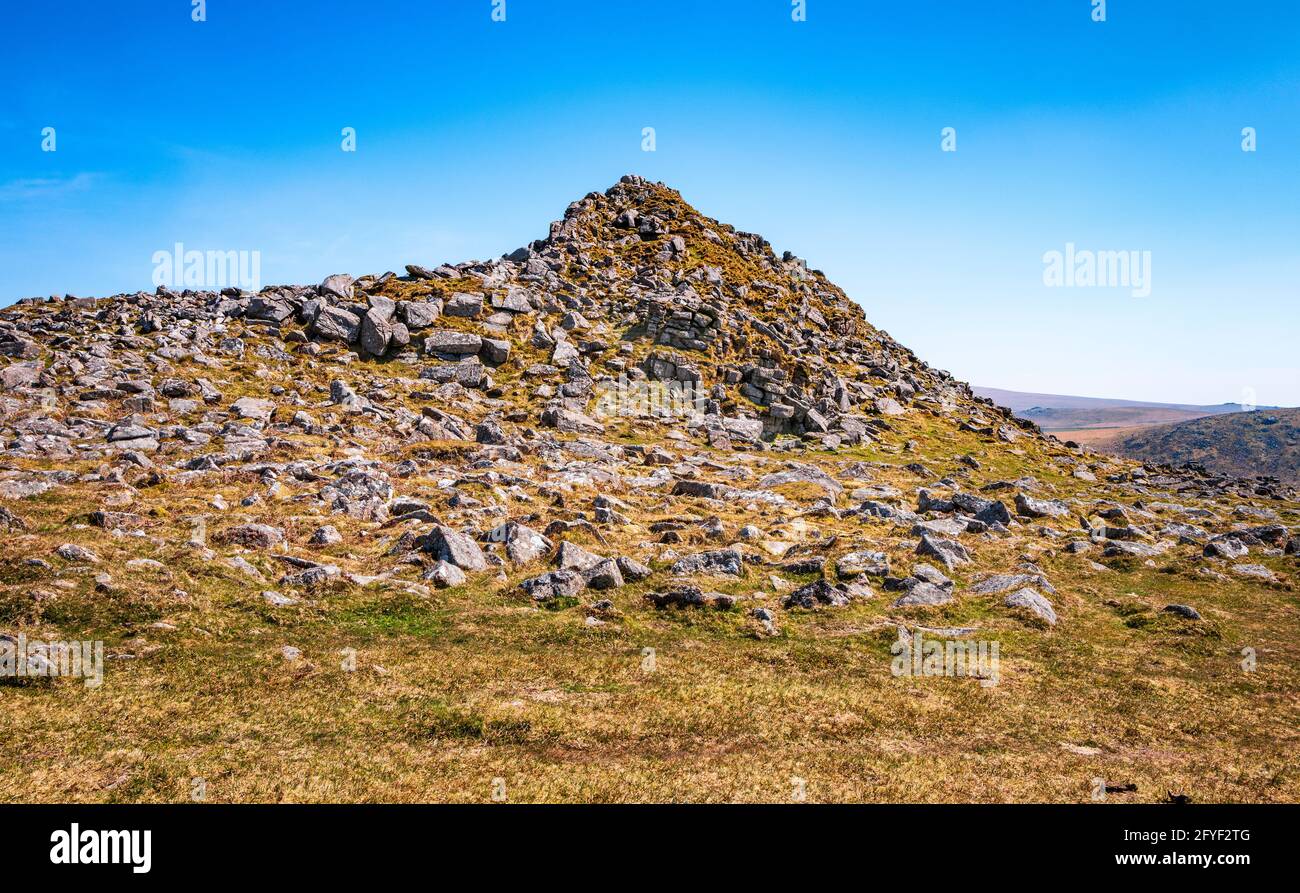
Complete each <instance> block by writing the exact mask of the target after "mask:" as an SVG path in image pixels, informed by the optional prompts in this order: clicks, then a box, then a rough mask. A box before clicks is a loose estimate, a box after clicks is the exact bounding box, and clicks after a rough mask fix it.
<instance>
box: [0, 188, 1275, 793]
mask: <svg viewBox="0 0 1300 893" xmlns="http://www.w3.org/2000/svg"><path fill="white" fill-rule="evenodd" d="M940 323H941V321H935V322H934V324H936V325H937V324H940ZM988 349H989V350H1004V351H1016V352H1019V353H1022V354H1024V355H1025V357H1026V360H1027V361H1029V362H1035V361H1036V360H1034V359H1033V355H1034V354H1035V353H1037V352H1038V351H1045V350H1047V348H1043V347H1041V346H1040V347H1039V348H1036V349H1031V348H1028V347H1027V346H1025V345H1017V344H1015V343H1013V342H1008V341H1006V340H999V339H997V338H993V337H991V338H990V343H989V345H988ZM0 353H2V354H3V357H4V362H3V365H0V435H2V437H0V447H2V452H3V461H2V462H0V531H3V535H4V543H5V548H4V554H3V556H0V631H2V632H3V633H4V634H5V636H6V640H5V641H7V642H10V643H14V642H18V641H19V640H20V639H19V637H20V636H21V637H24V640H36V639H40V640H45V641H50V642H58V641H73V640H96V641H102V642H103V643H104V648H105V666H104V671H103V683H102V686H100V687H99V688H97V689H94V690H91V689H89V688H87V687H83V686H81V685H80V684H70V683H69V682H68V681H67V680H51V679H33V678H30V677H27V678H14V679H10V680H4V681H10V682H14V683H15V685H13V686H4V687H0V694H2V695H3V696H4V698H5V704H6V707H7V709H6V710H5V711H3V715H4V717H5V718H4V720H3V727H2V729H0V731H3V734H4V735H5V739H6V741H7V742H8V744H7V747H8V753H9V757H10V759H9V760H8V762H9V764H10V766H9V771H7V772H6V773H3V774H0V797H5V798H22V799H31V798H32V797H42V796H48V797H49V798H50V799H75V800H115V799H129V800H172V799H184V798H185V797H187V796H188V793H187V792H188V791H189V790H190V787H191V779H192V778H194V777H203V778H205V779H206V780H207V781H206V788H205V790H206V791H207V792H208V796H210V797H211V798H212V799H227V800H321V799H342V800H377V799H381V800H383V799H386V800H428V799H438V800H487V799H490V798H493V797H496V798H497V799H500V798H501V797H498V796H497V795H498V794H502V792H508V794H502V796H508V797H509V799H512V800H593V799H594V800H786V799H790V797H791V793H790V792H791V784H792V783H791V779H792V778H797V779H798V780H799V783H798V784H796V787H797V788H798V790H800V791H801V792H803V793H802V796H806V798H807V799H810V800H811V799H821V800H898V799H904V800H920V799H939V800H981V801H990V800H1007V799H1037V800H1084V799H1088V798H1089V797H1090V796H1091V792H1092V791H1093V790H1094V789H1095V784H1094V782H1093V780H1094V779H1095V778H1098V777H1102V778H1105V779H1106V780H1107V782H1108V783H1109V782H1110V781H1111V780H1112V779H1113V780H1114V782H1115V785H1116V786H1119V785H1125V786H1127V785H1130V784H1131V785H1132V786H1133V787H1132V788H1131V789H1130V788H1128V787H1124V788H1123V790H1124V791H1130V790H1131V791H1132V793H1124V794H1118V795H1114V796H1117V797H1127V798H1128V799H1130V800H1143V799H1150V800H1154V799H1165V798H1166V797H1167V796H1168V794H1169V792H1171V791H1173V792H1177V793H1179V794H1180V795H1185V796H1190V797H1192V798H1194V799H1208V800H1295V799H1300V780H1298V779H1300V775H1298V774H1297V773H1296V771H1295V766H1294V754H1295V752H1296V745H1297V729H1300V722H1297V718H1300V643H1297V640H1296V637H1295V630H1296V628H1297V626H1296V621H1297V619H1298V605H1297V600H1296V595H1295V590H1294V578H1295V573H1296V570H1297V561H1298V560H1300V559H1298V558H1297V554H1296V553H1297V544H1298V543H1300V540H1298V539H1297V533H1298V531H1300V527H1298V525H1300V504H1298V503H1297V494H1296V493H1295V491H1294V490H1293V489H1291V488H1290V487H1289V486H1288V485H1285V484H1283V483H1281V482H1279V481H1277V480H1275V479H1271V478H1252V479H1246V478H1230V477H1224V476H1221V475H1215V474H1211V473H1210V472H1208V471H1206V470H1205V469H1204V468H1201V467H1197V466H1190V467H1181V468H1174V467H1167V466H1157V465H1144V464H1140V463H1138V462H1134V461H1130V460H1125V459H1120V458H1112V457H1106V456H1102V455H1100V454H1096V453H1093V452H1091V451H1089V450H1087V449H1084V448H1080V447H1078V446H1076V445H1073V444H1065V443H1061V442H1059V441H1057V440H1055V439H1053V438H1051V437H1048V436H1045V435H1044V434H1042V433H1041V432H1040V431H1039V430H1038V429H1037V427H1036V426H1035V425H1034V424H1033V423H1031V422H1027V421H1023V420H1018V419H1016V418H1015V417H1014V416H1013V415H1012V413H1011V412H1010V411H1008V410H1006V409H1003V408H1000V407H998V406H996V405H994V404H993V403H991V402H990V401H989V400H987V399H983V398H980V397H976V396H975V395H973V394H972V392H971V389H970V387H969V386H968V385H966V384H965V383H963V382H961V381H958V380H956V379H955V378H954V377H953V376H951V375H949V374H948V373H946V372H944V371H942V370H940V369H937V368H934V367H932V366H930V365H928V364H927V363H925V362H923V361H922V360H921V359H920V358H918V357H917V356H916V355H914V354H913V353H912V352H911V351H910V350H908V349H907V348H905V347H904V346H902V345H900V344H899V343H897V342H896V341H894V340H893V339H892V338H891V337H890V336H889V335H887V334H886V333H885V332H883V331H880V330H879V329H877V328H875V327H873V326H872V325H871V324H870V322H868V319H867V317H866V314H865V313H864V311H863V308H862V307H861V306H860V305H858V304H856V303H854V302H853V301H852V300H850V299H849V297H848V296H847V295H845V294H844V292H843V291H841V290H840V289H839V288H837V287H836V286H835V285H833V284H832V283H831V282H829V281H828V280H827V278H826V277H825V276H824V275H823V274H822V273H821V272H820V271H818V270H816V269H811V268H810V267H809V266H808V264H807V263H806V262H805V261H804V260H802V259H800V258H798V257H795V256H794V255H793V254H791V253H789V252H785V253H783V254H780V255H778V254H777V253H775V252H774V251H773V249H772V248H771V246H770V245H769V244H768V243H767V242H766V241H765V240H764V239H763V238H762V237H761V236H758V235H755V234H753V233H747V232H742V231H739V230H736V229H735V228H733V227H731V226H728V225H726V224H723V223H719V222H718V221H716V220H713V219H710V218H708V217H705V216H703V215H702V214H700V213H699V212H697V211H696V210H695V209H694V208H692V207H691V206H690V205H688V204H687V203H686V202H685V201H683V199H682V198H681V196H680V195H678V193H676V192H675V191H673V190H672V189H669V188H667V187H666V186H664V185H662V184H656V183H650V182H647V181H645V180H643V179H641V178H639V177H635V176H628V177H624V178H623V179H622V180H621V181H620V182H619V183H617V184H616V185H614V186H613V187H612V188H610V189H609V190H607V191H606V192H604V193H591V194H589V195H587V196H586V197H584V198H582V199H580V200H579V201H576V202H574V203H573V204H571V205H570V206H569V207H568V209H567V210H566V211H565V213H564V216H563V219H561V220H558V221H556V222H555V223H552V224H551V226H550V230H549V232H548V233H547V235H546V236H545V237H544V238H542V239H539V240H537V241H535V242H532V243H531V244H529V245H527V246H525V247H522V248H519V249H518V250H516V251H513V252H511V253H509V254H507V255H505V256H503V257H501V258H499V259H497V260H492V261H485V262H467V263H459V264H443V265H441V266H432V267H426V266H421V265H418V264H411V265H408V266H407V267H406V268H405V271H404V272H403V273H402V274H395V273H393V272H388V273H384V274H383V275H364V276H361V277H359V278H353V277H352V276H350V275H345V274H336V275H332V276H329V277H328V278H326V279H325V280H324V281H323V282H321V283H320V284H319V285H310V286H301V285H299V286H275V287H267V288H264V289H262V290H261V291H260V292H258V293H256V294H249V293H245V292H241V291H239V290H238V289H225V290H222V291H220V292H204V291H184V292H176V291H170V290H167V289H162V288H160V289H159V290H158V291H157V292H156V293H152V294H150V293H143V292H141V293H137V294H122V295H114V296H111V297H105V298H98V299H91V298H58V299H54V298H51V299H48V300H46V299H29V300H24V301H21V302H19V303H18V304H16V305H15V306H12V307H10V308H7V309H6V310H4V311H3V313H2V315H0ZM926 638H928V639H929V640H931V641H937V642H939V643H941V647H940V649H939V656H940V658H943V656H944V649H945V647H946V649H947V651H946V653H947V654H948V655H949V656H951V654H952V652H953V650H954V649H953V648H952V647H951V646H952V645H953V643H968V644H970V645H972V646H974V644H975V643H976V642H979V643H981V646H982V645H983V644H985V643H994V644H997V645H998V646H999V647H998V649H997V650H996V651H994V652H993V653H994V654H995V655H996V659H998V660H1000V666H997V667H994V668H993V672H992V673H991V674H990V673H989V672H988V669H989V668H987V667H983V666H981V668H980V671H979V672H975V671H973V670H972V669H971V666H967V667H965V668H964V669H961V671H960V672H959V671H956V670H953V671H952V672H949V670H951V669H952V668H951V667H950V666H949V665H948V664H946V663H944V662H943V660H942V659H941V660H940V661H939V662H938V663H933V662H931V661H930V660H928V658H929V657H930V656H932V653H931V652H929V651H926V652H925V656H926V658H927V659H925V660H922V658H921V656H920V655H917V656H916V659H915V660H911V659H910V658H909V659H908V660H904V661H900V660H899V655H900V651H903V652H907V651H908V649H911V648H912V647H913V645H915V644H919V643H920V642H921V641H922V640H923V639H926ZM908 653H910V652H908ZM981 654H983V652H981ZM959 669H960V668H959ZM1109 789H1110V788H1109V787H1108V788H1107V790H1109ZM1117 789H1118V788H1117Z"/></svg>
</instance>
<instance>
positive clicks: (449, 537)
mask: <svg viewBox="0 0 1300 893" xmlns="http://www.w3.org/2000/svg"><path fill="white" fill-rule="evenodd" d="M420 548H421V549H423V550H424V551H425V552H428V553H429V554H431V555H433V557H434V558H436V559H438V560H439V561H445V562H447V563H448V564H454V565H455V566H456V567H458V568H460V569H461V570H466V571H485V570H487V569H488V562H487V558H486V557H485V556H484V555H483V550H482V549H480V548H479V545H478V543H476V542H474V538H473V537H471V536H470V535H469V534H467V533H461V532H460V531H458V530H453V529H452V528H450V527H446V526H444V525H442V524H438V525H436V526H435V527H434V528H433V530H431V531H429V532H428V533H426V534H425V535H424V537H423V538H422V541H421V544H420Z"/></svg>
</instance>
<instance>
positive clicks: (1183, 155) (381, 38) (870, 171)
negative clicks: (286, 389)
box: [0, 0, 1300, 405]
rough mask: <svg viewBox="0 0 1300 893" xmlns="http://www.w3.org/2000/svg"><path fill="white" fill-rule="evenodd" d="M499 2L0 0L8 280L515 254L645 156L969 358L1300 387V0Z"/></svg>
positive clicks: (942, 353)
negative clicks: (206, 264)
mask: <svg viewBox="0 0 1300 893" xmlns="http://www.w3.org/2000/svg"><path fill="white" fill-rule="evenodd" d="M491 12H492V0H418V2H416V0H412V2H384V0H370V2H368V3H364V4H363V3H355V2H352V3H345V2H341V0H313V2H253V0H209V2H208V4H207V21H206V22H201V23H196V22H193V21H192V20H191V3H190V0H121V2H114V3H104V2H100V0H96V2H85V0H63V2H59V3H35V2H24V3H18V2H12V3H6V4H5V6H4V9H3V12H2V13H0V16H3V21H4V26H5V28H4V30H5V32H6V34H7V40H6V42H5V43H6V46H5V52H4V53H3V54H0V304H5V303H9V302H11V301H13V300H16V299H18V298H21V297H27V296H32V295H48V294H64V293H70V294H78V295H104V294H111V293H115V292H119V291H134V290H137V289H146V290H152V283H151V277H152V273H153V261H152V256H153V253H154V252H155V251H158V250H161V249H168V248H170V247H171V246H172V245H173V244H174V243H175V242H177V241H180V242H183V243H184V244H185V245H186V247H187V248H198V249H214V250H237V249H247V250H257V251H260V252H261V258H262V281H263V282H264V283H277V282H317V281H319V280H320V279H322V278H323V277H324V276H325V275H327V274H329V273H333V272H341V271H347V272H352V273H357V274H360V273H363V272H372V271H373V272H382V271H384V270H388V269H394V270H399V271H400V270H401V267H402V265H403V264H405V263H411V262H415V263H423V264H436V263H439V262H443V261H457V260H467V259H471V258H487V257H494V256H497V255H500V254H502V253H503V252H506V251H509V250H512V249H514V248H516V247H518V246H519V245H521V244H524V243H525V242H527V241H528V240H530V239H534V238H538V237H541V236H543V235H545V233H546V226H547V224H548V222H549V221H551V220H553V219H556V218H558V217H559V216H561V214H562V213H563V210H564V207H565V205H566V204H568V202H570V201H571V200H573V199H575V198H578V197H581V196H582V195H584V194H585V193H587V192H589V191H592V190H603V189H605V188H607V187H608V186H609V185H611V184H612V183H613V182H614V181H615V180H617V178H618V177H619V176H620V175H622V174H624V173H627V172H636V173H640V174H643V175H645V176H647V177H650V178H652V179H657V180H663V181H665V182H667V183H668V184H670V185H672V186H674V187H676V188H678V189H680V190H681V191H682V193H683V194H684V195H685V197H686V198H687V199H688V200H689V201H691V202H692V203H694V204H695V205H696V207H698V208H699V209H700V210H701V211H703V212H704V213H706V214H709V215H711V216H714V217H718V218H720V219H722V220H724V221H727V222H730V223H734V224H735V225H736V226H738V227H740V228H742V229H747V230H753V231H756V232H761V233H763V234H764V235H765V236H767V237H768V238H769V239H770V240H771V242H772V244H773V246H774V247H775V248H776V249H777V250H778V251H781V250H784V249H789V250H792V251H794V252H795V253H797V254H799V255H801V256H803V257H806V258H807V259H808V260H809V262H810V264H811V265H812V266H815V267H818V268H820V269H823V270H825V271H826V273H827V274H828V275H829V276H830V277H831V278H832V279H833V280H834V281H836V282H837V283H839V284H840V285H842V286H843V287H844V288H845V289H846V291H847V292H848V293H849V294H850V295H851V296H852V297H853V298H854V299H856V300H857V301H859V302H860V303H861V304H862V305H863V306H864V307H865V308H866V312H867V316H868V318H869V319H871V320H872V321H873V322H874V323H876V324H877V325H879V326H881V327H882V328H885V329H886V330H888V331H889V332H890V333H891V334H893V335H894V336H895V337H896V338H898V339H899V340H900V341H902V342H903V343H904V344H907V345H908V346H910V347H912V348H913V349H914V350H916V352H917V353H918V354H919V355H920V356H921V357H922V358H923V359H925V360H927V361H929V362H931V363H932V364H934V365H936V366H939V367H941V368H945V369H948V370H950V371H952V372H953V373H954V374H956V375H958V376H959V377H961V378H963V379H966V380H968V381H972V382H974V383H977V384H984V385H990V386H995V387H1006V388H1014V389H1019V390H1037V391H1048V392H1057V393H1073V394H1084V395H1094V396H1112V397H1126V398H1132V399H1147V400H1165V401H1174V402H1195V403H1218V402H1224V401H1237V400H1240V399H1241V396H1242V392H1243V388H1253V389H1254V391H1255V393H1256V395H1257V398H1258V401H1259V402H1260V403H1263V404H1270V403H1272V404H1286V405H1296V404H1300V360H1297V355H1300V349H1297V345H1300V114H1297V112H1298V111H1300V4H1298V3H1296V2H1295V0H1234V2H1232V3H1228V2H1210V0H1199V2H1198V0H1176V2H1175V0H1110V2H1109V3H1108V4H1107V21H1106V22H1104V23H1096V22H1093V21H1092V19H1091V0H983V2H980V0H852V2H850V0H808V2H807V21H806V22H800V23H796V22H793V21H792V20H791V4H790V2H789V0H716V2H707V3H706V2H703V0H700V2H686V0H673V2H667V0H666V2H658V3H651V2H640V3H638V2H631V0H627V2H625V0H608V2H596V0H507V3H506V12H507V16H506V21H505V22H504V23H497V22H493V21H492V20H491ZM50 126H52V127H55V128H56V132H57V151H55V152H42V151H41V129H42V128H44V127H50ZM347 126H351V127H355V128H356V131H357V151H356V152H355V153H344V152H342V151H341V150H340V141H341V136H340V131H341V129H342V128H343V127H347ZM646 126H652V127H654V128H655V129H656V134H657V151H655V152H653V153H649V152H643V151H642V150H641V129H642V128H643V127H646ZM1247 126H1250V127H1255V128H1256V129H1257V132H1258V144H1259V148H1258V151H1257V152H1255V153H1253V154H1252V153H1245V152H1242V151H1241V129H1242V128H1243V127H1247ZM944 127H954V128H956V130H957V148H958V150H957V151H956V152H955V153H944V152H941V151H940V131H941V130H942V128H944ZM1067 242H1073V243H1075V244H1076V245H1077V246H1078V247H1079V248H1080V249H1092V250H1120V249H1123V250H1139V251H1141V250H1146V251H1150V252H1151V253H1152V261H1151V263H1152V269H1151V273H1152V276H1151V279H1152V292H1151V295H1150V296H1149V297H1146V298H1134V297H1132V296H1131V295H1130V293H1129V290H1127V289H1117V290H1109V289H1107V290H1101V289H1060V288H1047V287H1045V286H1044V284H1043V279H1042V272H1043V261H1042V256H1043V254H1044V252H1047V251H1051V250H1054V249H1055V250H1064V247H1065V245H1066V243H1067Z"/></svg>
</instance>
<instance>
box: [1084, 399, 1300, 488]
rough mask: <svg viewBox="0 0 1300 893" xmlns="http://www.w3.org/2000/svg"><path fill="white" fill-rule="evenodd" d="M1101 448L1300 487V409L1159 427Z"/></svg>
mask: <svg viewBox="0 0 1300 893" xmlns="http://www.w3.org/2000/svg"><path fill="white" fill-rule="evenodd" d="M1097 448H1098V449H1103V450H1106V451H1108V452H1116V453H1119V454H1120V455H1122V456H1128V457H1131V458H1134V459H1139V460H1142V461H1147V462H1171V463H1176V464H1180V465H1182V464H1187V463H1193V464H1196V465H1199V466H1202V467H1204V468H1208V469H1211V470H1212V471H1214V472H1216V473H1218V474H1226V475H1256V474H1268V475H1272V476H1273V477H1276V478H1279V479H1281V480H1284V481H1287V482H1288V483H1290V484H1293V485H1294V484H1300V409H1261V410H1258V411H1254V412H1235V413H1231V414H1229V415H1219V416H1211V417H1209V418H1202V419H1195V420H1192V421H1188V422H1181V423H1179V424H1176V425H1157V426H1154V427H1151V428H1144V429H1142V430H1140V431H1131V432H1125V433H1124V434H1122V435H1120V436H1118V437H1115V438H1114V439H1111V440H1108V441H1103V442H1098V443H1097Z"/></svg>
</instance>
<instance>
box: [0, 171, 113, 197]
mask: <svg viewBox="0 0 1300 893" xmlns="http://www.w3.org/2000/svg"><path fill="white" fill-rule="evenodd" d="M97 180H99V174H95V173H90V172H83V173H80V174H76V175H74V176H71V177H28V178H22V179H17V180H10V181H8V182H7V183H0V201H3V202H25V201H43V200H47V199H54V198H59V197H61V196H64V195H68V194H70V193H75V192H84V191H86V190H87V189H90V188H91V187H92V186H94V185H95V182H96V181H97Z"/></svg>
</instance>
